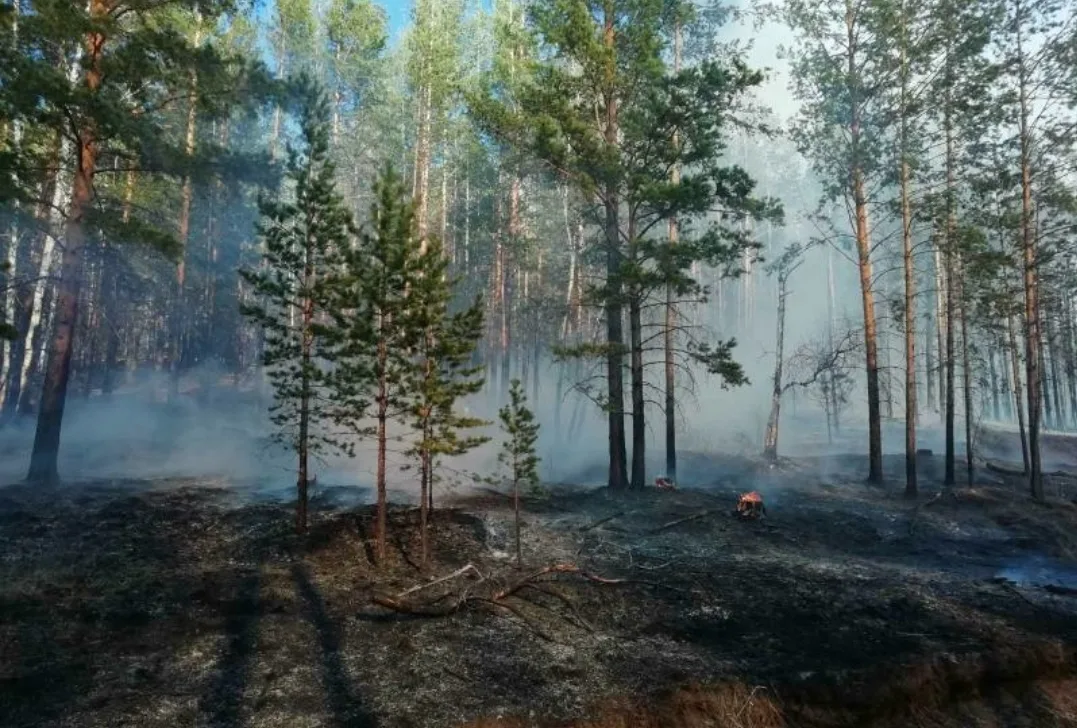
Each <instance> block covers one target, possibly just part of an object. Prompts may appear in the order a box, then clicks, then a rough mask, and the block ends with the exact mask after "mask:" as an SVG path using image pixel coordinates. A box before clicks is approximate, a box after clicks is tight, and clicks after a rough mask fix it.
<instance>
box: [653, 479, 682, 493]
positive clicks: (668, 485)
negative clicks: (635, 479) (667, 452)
mask: <svg viewBox="0 0 1077 728" xmlns="http://www.w3.org/2000/svg"><path fill="white" fill-rule="evenodd" d="M654 484H655V485H656V486H657V487H658V489H659V490H676V489H677V486H675V485H674V484H673V479H672V478H655V479H654Z"/></svg>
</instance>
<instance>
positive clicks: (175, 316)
mask: <svg viewBox="0 0 1077 728" xmlns="http://www.w3.org/2000/svg"><path fill="white" fill-rule="evenodd" d="M196 23H197V24H196V25H195V32H194V45H195V46H198V45H200V44H201V42H202V15H201V13H196ZM197 122H198V72H197V71H194V70H192V71H191V73H190V82H189V87H188V97H187V120H186V132H185V136H184V153H185V154H186V155H187V161H188V162H190V161H191V160H192V159H193V157H194V150H195V132H196V129H195V127H196V124H197ZM193 197H194V185H193V183H192V180H191V175H190V174H185V175H184V176H183V186H182V189H181V192H180V214H179V226H178V227H179V230H178V237H179V242H180V246H182V250H181V252H180V260H179V263H177V265H176V287H175V291H174V296H175V299H174V301H173V304H172V311H171V314H172V319H171V320H172V342H171V345H170V347H169V348H170V350H171V352H170V357H171V359H170V362H169V364H170V367H169V396H170V397H171V398H173V399H174V398H175V397H176V396H177V395H178V394H179V379H180V373H181V371H182V367H183V358H184V347H185V345H186V338H187V331H186V329H187V323H188V320H187V319H188V311H187V295H186V292H187V289H186V286H187V252H188V251H187V247H188V242H189V240H190V236H191V202H192V198H193Z"/></svg>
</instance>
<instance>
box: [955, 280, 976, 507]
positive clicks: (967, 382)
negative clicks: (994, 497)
mask: <svg viewBox="0 0 1077 728" xmlns="http://www.w3.org/2000/svg"><path fill="white" fill-rule="evenodd" d="M960 265H961V283H959V284H958V285H959V286H960V289H959V290H958V294H957V295H958V305H959V306H960V307H961V308H960V310H959V312H958V314H959V316H960V317H961V364H962V372H961V383H962V384H963V385H964V389H965V392H964V394H965V474H966V478H967V485H968V486H969V487H971V486H972V484H973V483H974V482H975V481H976V470H975V464H974V461H973V457H972V455H973V445H974V442H973V438H972V424H973V423H972V416H973V413H972V360H971V359H970V358H969V319H968V302H967V301H966V299H965V283H964V279H965V267H964V260H963V259H962V260H961V262H960Z"/></svg>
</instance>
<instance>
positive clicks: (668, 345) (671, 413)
mask: <svg viewBox="0 0 1077 728" xmlns="http://www.w3.org/2000/svg"><path fill="white" fill-rule="evenodd" d="M680 71H681V24H680V22H679V21H678V22H677V23H676V25H675V26H674V35H673V72H674V73H675V74H679V73H680ZM673 144H674V146H675V147H677V148H678V149H679V146H680V139H679V137H678V136H677V135H676V134H675V135H674V137H673ZM670 176H671V178H672V181H673V184H674V185H678V184H680V181H681V169H680V165H674V167H673V171H672V173H671V175H670ZM679 233H680V230H679V229H678V226H677V218H676V216H674V217H671V218H670V219H669V244H670V246H671V247H672V246H675V245H676V244H677V240H678V237H679ZM676 319H677V312H676V309H675V308H674V291H673V286H672V285H667V286H666V327H665V332H664V334H665V336H664V340H663V348H664V351H663V354H664V356H665V376H666V381H665V386H666V392H665V395H666V402H665V420H666V477H667V478H669V479H670V480H671V481H672V482H674V483H676V482H677V396H676V390H675V387H676V383H677V379H676V367H675V362H674V358H673V357H674V351H673V327H674V326H675V324H676Z"/></svg>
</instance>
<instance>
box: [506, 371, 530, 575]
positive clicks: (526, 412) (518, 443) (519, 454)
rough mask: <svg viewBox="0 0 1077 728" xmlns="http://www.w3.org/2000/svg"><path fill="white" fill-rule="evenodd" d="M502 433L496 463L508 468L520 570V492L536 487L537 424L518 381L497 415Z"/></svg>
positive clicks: (521, 558)
mask: <svg viewBox="0 0 1077 728" xmlns="http://www.w3.org/2000/svg"><path fill="white" fill-rule="evenodd" d="M497 414H498V417H499V418H500V419H501V431H502V432H503V433H504V434H505V441H504V442H503V443H502V445H501V452H500V453H498V460H499V461H500V462H501V463H502V464H503V465H504V466H505V467H507V468H508V471H509V478H510V482H511V483H512V509H513V513H514V518H515V523H516V566H517V567H518V568H522V567H523V551H522V550H521V548H520V490H521V489H522V488H527V489H529V490H532V491H533V490H536V489H538V486H539V474H538V464H539V458H538V455H536V454H535V446H536V443H537V442H538V433H539V423H538V422H536V421H535V415H534V413H533V412H531V410H530V409H528V408H527V396H526V395H525V394H524V390H523V387H522V386H521V385H520V380H519V379H513V380H512V385H511V387H510V388H509V403H508V404H507V405H505V406H504V407H502V408H501V409H500V410H499V411H498V413H497Z"/></svg>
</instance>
